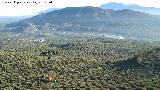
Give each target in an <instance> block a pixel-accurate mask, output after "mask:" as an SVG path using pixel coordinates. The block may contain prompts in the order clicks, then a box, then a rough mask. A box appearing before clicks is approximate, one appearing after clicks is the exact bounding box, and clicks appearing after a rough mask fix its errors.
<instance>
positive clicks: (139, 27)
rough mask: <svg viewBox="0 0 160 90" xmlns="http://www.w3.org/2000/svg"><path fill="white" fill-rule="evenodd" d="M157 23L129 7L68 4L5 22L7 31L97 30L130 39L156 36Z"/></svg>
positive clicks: (159, 34) (158, 33)
mask: <svg viewBox="0 0 160 90" xmlns="http://www.w3.org/2000/svg"><path fill="white" fill-rule="evenodd" d="M159 25H160V17H159V16H155V15H151V14H147V13H141V12H137V11H132V10H129V9H124V10H118V11H114V10H104V9H101V8H98V7H68V8H64V9H61V10H55V11H52V12H49V13H45V14H40V15H37V16H34V17H32V18H29V19H25V20H22V21H19V22H17V23H12V24H9V25H7V30H9V31H14V32H24V31H25V32H26V31H27V32H28V31H33V32H39V31H44V30H51V31H53V30H54V31H69V32H99V33H111V34H120V35H124V36H126V37H129V38H133V39H134V38H139V39H159V38H160V31H159ZM33 29H34V30H33Z"/></svg>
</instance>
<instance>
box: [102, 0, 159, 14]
mask: <svg viewBox="0 0 160 90" xmlns="http://www.w3.org/2000/svg"><path fill="white" fill-rule="evenodd" d="M100 8H102V9H113V10H123V9H130V10H134V11H139V12H145V13H150V14H153V15H160V8H154V7H143V6H139V5H136V4H131V5H125V4H122V3H115V2H112V3H107V4H104V5H102V6H100Z"/></svg>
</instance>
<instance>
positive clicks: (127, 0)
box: [0, 0, 160, 16]
mask: <svg viewBox="0 0 160 90" xmlns="http://www.w3.org/2000/svg"><path fill="white" fill-rule="evenodd" d="M14 1H15V2H14ZM33 1H35V2H36V3H37V4H36V3H35V2H33ZM50 1H52V3H49V2H50ZM6 2H7V3H6ZM8 2H11V3H8ZM18 2H22V3H19V4H17V3H18ZM27 2H30V3H27ZM38 2H40V3H38ZM109 2H118V3H124V4H137V5H141V6H146V7H156V8H160V0H0V16H22V15H32V14H35V13H38V12H40V11H44V10H46V9H49V8H64V7H80V6H96V7H98V6H101V5H102V4H106V3H109Z"/></svg>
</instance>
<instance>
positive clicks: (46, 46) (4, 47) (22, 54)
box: [0, 36, 160, 90]
mask: <svg viewBox="0 0 160 90" xmlns="http://www.w3.org/2000/svg"><path fill="white" fill-rule="evenodd" d="M19 37H20V36H19ZM1 38H2V37H1ZM12 38H13V37H12ZM26 38H27V39H26ZM30 39H32V36H30V37H25V36H24V37H23V38H22V37H21V38H14V39H10V37H7V38H4V37H3V39H1V45H0V46H1V47H0V48H1V49H0V72H1V73H0V88H1V89H4V90H26V89H28V90H50V89H53V90H55V89H66V90H70V89H71V90H72V89H74V90H77V89H78V90H80V89H81V90H82V89H84V90H85V89H87V90H107V89H108V90H115V89H116V90H130V89H133V90H134V89H136V90H158V89H160V68H159V65H160V46H159V44H158V43H157V42H142V41H130V40H116V39H108V38H105V37H99V38H98V37H96V38H94V37H92V38H88V37H75V36H52V37H50V36H47V37H45V41H44V42H38V41H36V42H35V41H33V40H30Z"/></svg>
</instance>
